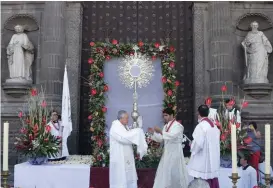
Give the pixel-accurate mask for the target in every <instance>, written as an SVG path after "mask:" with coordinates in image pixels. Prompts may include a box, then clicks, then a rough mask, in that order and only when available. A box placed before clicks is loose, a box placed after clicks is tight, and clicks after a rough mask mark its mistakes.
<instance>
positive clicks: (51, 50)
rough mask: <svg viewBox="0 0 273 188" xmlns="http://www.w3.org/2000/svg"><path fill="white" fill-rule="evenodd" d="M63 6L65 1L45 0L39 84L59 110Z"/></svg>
mask: <svg viewBox="0 0 273 188" xmlns="http://www.w3.org/2000/svg"><path fill="white" fill-rule="evenodd" d="M65 6H66V2H62V1H46V2H45V8H44V15H43V28H42V31H43V32H42V35H43V36H42V54H41V55H42V60H41V71H40V84H41V86H42V87H43V89H44V90H45V93H46V98H47V101H48V103H49V104H48V105H52V107H54V108H57V110H58V111H60V110H61V101H62V82H63V73H64V65H65V57H64V52H65V20H64V15H65Z"/></svg>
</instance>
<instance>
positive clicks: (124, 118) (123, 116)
mask: <svg viewBox="0 0 273 188" xmlns="http://www.w3.org/2000/svg"><path fill="white" fill-rule="evenodd" d="M117 119H118V120H119V121H120V123H121V124H122V125H128V121H129V115H128V113H127V112H126V111H125V110H120V111H119V112H118V117H117Z"/></svg>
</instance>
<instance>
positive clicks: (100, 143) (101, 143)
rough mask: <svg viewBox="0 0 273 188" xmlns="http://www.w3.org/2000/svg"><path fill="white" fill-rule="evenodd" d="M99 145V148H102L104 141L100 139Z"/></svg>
mask: <svg viewBox="0 0 273 188" xmlns="http://www.w3.org/2000/svg"><path fill="white" fill-rule="evenodd" d="M97 144H98V146H99V147H101V146H102V145H103V141H102V140H101V139H98V140H97Z"/></svg>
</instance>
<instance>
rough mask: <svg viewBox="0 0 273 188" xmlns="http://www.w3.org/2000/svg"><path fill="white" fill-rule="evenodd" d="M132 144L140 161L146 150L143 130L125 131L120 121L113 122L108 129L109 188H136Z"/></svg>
mask: <svg viewBox="0 0 273 188" xmlns="http://www.w3.org/2000/svg"><path fill="white" fill-rule="evenodd" d="M132 144H135V145H137V152H138V153H139V155H140V159H141V158H142V157H143V156H144V155H145V154H146V153H147V148H148V146H147V143H146V140H145V134H144V132H143V130H142V129H141V128H135V129H132V130H127V129H126V128H125V126H124V125H122V124H121V123H120V121H118V120H115V121H113V123H112V126H111V129H110V177H109V179H110V180H109V182H110V188H137V173H136V167H135V157H134V152H133V147H132Z"/></svg>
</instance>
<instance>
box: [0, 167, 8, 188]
mask: <svg viewBox="0 0 273 188" xmlns="http://www.w3.org/2000/svg"><path fill="white" fill-rule="evenodd" d="M1 176H2V180H3V184H2V187H3V188H9V185H8V178H9V171H8V170H5V171H2V174H1Z"/></svg>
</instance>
